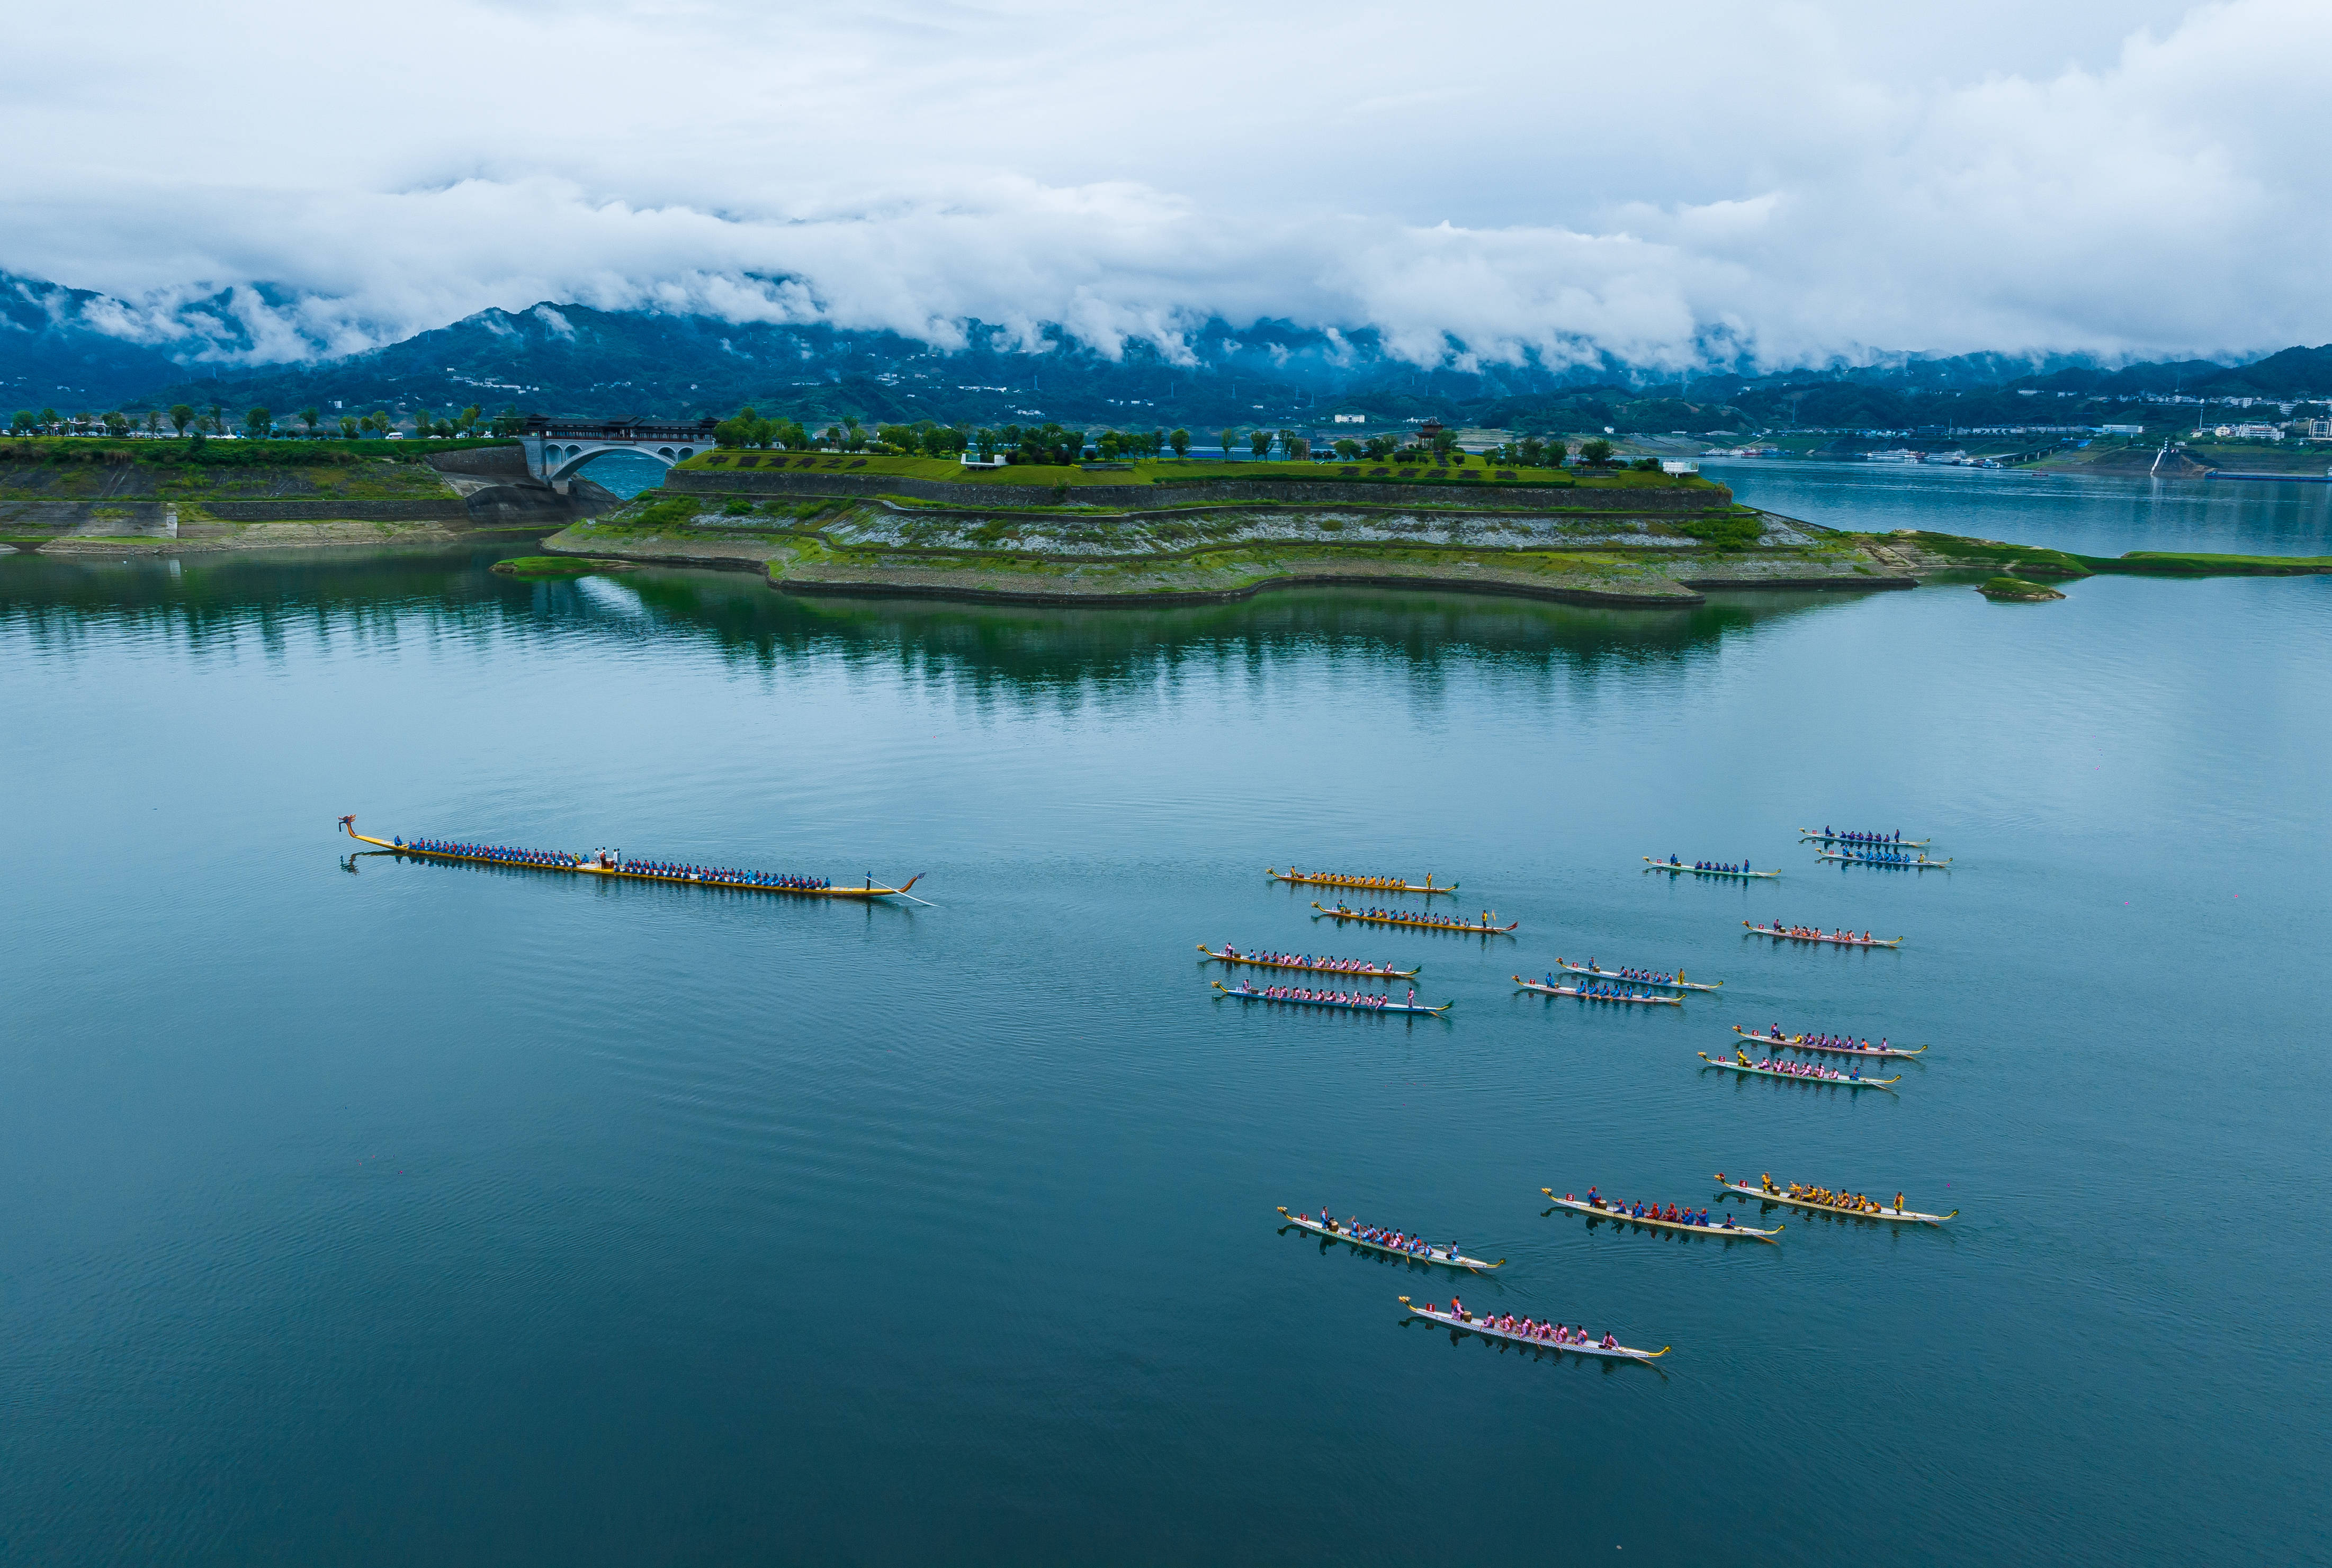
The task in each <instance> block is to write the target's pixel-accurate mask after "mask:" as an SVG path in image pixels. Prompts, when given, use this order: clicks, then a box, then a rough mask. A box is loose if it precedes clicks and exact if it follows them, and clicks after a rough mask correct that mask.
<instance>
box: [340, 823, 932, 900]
mask: <svg viewBox="0 0 2332 1568" xmlns="http://www.w3.org/2000/svg"><path fill="white" fill-rule="evenodd" d="M339 825H340V826H341V828H343V829H344V830H346V832H347V833H348V835H349V837H350V838H352V839H354V840H356V841H358V843H364V844H377V845H378V846H379V847H380V848H382V849H384V850H387V851H389V852H390V853H391V854H397V855H411V856H413V857H414V858H415V859H416V860H466V861H472V862H474V863H476V864H478V865H482V866H515V867H517V868H519V869H520V870H530V871H566V872H570V873H572V874H574V875H577V876H584V877H607V878H612V879H617V880H621V881H627V882H678V883H682V884H683V885H685V886H688V887H692V888H729V889H735V890H736V891H738V892H742V893H782V894H785V895H787V896H788V897H790V898H905V897H907V896H908V895H907V889H910V888H912V887H913V886H914V885H915V884H916V883H917V882H920V881H922V872H920V871H918V872H917V873H916V874H915V875H913V876H912V877H910V878H908V879H906V880H905V881H904V882H903V883H901V884H900V885H899V886H897V887H895V888H886V887H884V886H883V885H882V884H881V883H879V882H876V881H875V880H874V879H873V878H871V877H870V878H868V879H867V880H866V883H865V886H864V887H858V888H835V887H828V886H826V885H825V884H824V881H823V879H813V878H808V877H786V876H780V875H779V874H778V873H776V872H773V871H741V870H731V869H729V868H726V867H713V866H693V865H689V866H683V865H678V864H674V863H670V862H666V861H663V860H631V859H628V858H626V859H624V860H617V859H616V858H615V857H613V856H611V855H608V854H606V853H605V852H602V853H599V854H597V855H578V854H573V853H570V852H569V851H565V850H526V849H518V848H513V847H511V846H509V845H503V844H474V843H470V842H467V841H454V840H439V839H417V840H406V839H376V838H374V837H372V836H371V835H369V834H367V833H360V832H357V820H356V818H354V817H352V816H348V817H342V818H341V819H340V824H339ZM921 901H922V900H920V899H918V900H916V902H918V903H920V902H921Z"/></svg>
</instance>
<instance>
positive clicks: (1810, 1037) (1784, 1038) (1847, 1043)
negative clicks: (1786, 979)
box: [1750, 1023, 1888, 1056]
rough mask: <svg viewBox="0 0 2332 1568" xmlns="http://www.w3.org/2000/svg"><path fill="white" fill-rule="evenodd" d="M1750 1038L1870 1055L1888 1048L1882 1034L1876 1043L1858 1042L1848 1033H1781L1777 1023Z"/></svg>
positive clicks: (1804, 1047) (1879, 1053)
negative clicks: (1863, 1052)
mask: <svg viewBox="0 0 2332 1568" xmlns="http://www.w3.org/2000/svg"><path fill="white" fill-rule="evenodd" d="M1750 1038H1751V1039H1753V1040H1769V1041H1773V1043H1774V1044H1775V1045H1787V1046H1794V1047H1795V1048H1797V1049H1798V1050H1859V1051H1867V1052H1868V1053H1869V1054H1870V1055H1872V1056H1883V1055H1885V1054H1886V1053H1887V1051H1888V1044H1887V1037H1886V1036H1885V1035H1883V1034H1882V1035H1880V1036H1879V1037H1878V1044H1877V1045H1873V1044H1871V1043H1870V1041H1868V1039H1865V1040H1863V1041H1861V1042H1860V1043H1859V1044H1858V1043H1856V1041H1855V1038H1854V1036H1852V1035H1850V1034H1783V1033H1782V1026H1781V1025H1780V1024H1778V1023H1777V1024H1775V1025H1773V1028H1771V1029H1769V1030H1767V1031H1765V1032H1764V1033H1763V1034H1762V1035H1752V1036H1750Z"/></svg>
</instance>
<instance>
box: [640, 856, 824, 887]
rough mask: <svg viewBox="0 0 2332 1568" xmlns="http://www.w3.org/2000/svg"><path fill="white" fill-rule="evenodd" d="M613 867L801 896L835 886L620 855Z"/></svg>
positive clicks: (821, 881) (774, 874) (813, 880)
mask: <svg viewBox="0 0 2332 1568" xmlns="http://www.w3.org/2000/svg"><path fill="white" fill-rule="evenodd" d="M610 864H611V865H612V866H613V867H614V869H615V870H618V871H626V872H628V873H630V874H631V875H633V876H635V877H677V878H680V879H683V880H687V881H696V882H730V883H734V884H736V885H737V886H740V887H745V888H790V889H794V890H795V891H797V892H802V893H822V892H824V891H825V890H826V889H828V888H831V887H833V886H834V884H833V883H832V882H830V881H827V879H824V878H822V877H787V876H780V875H779V873H777V872H775V871H739V870H731V869H730V868H728V867H725V866H688V865H675V864H674V863H673V862H671V861H669V860H625V859H623V858H622V857H621V856H620V855H619V856H616V858H615V859H614V860H612V861H611V862H610Z"/></svg>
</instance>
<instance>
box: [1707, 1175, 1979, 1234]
mask: <svg viewBox="0 0 2332 1568" xmlns="http://www.w3.org/2000/svg"><path fill="white" fill-rule="evenodd" d="M1716 1184H1717V1185H1718V1186H1720V1187H1723V1188H1724V1189H1725V1191H1726V1192H1728V1193H1740V1194H1741V1195H1742V1196H1743V1197H1744V1198H1756V1199H1759V1200H1761V1201H1762V1202H1768V1203H1786V1204H1788V1205H1789V1206H1790V1207H1791V1208H1792V1209H1804V1210H1806V1211H1808V1212H1811V1213H1816V1214H1835V1215H1836V1216H1838V1217H1839V1218H1840V1219H1841V1220H1885V1221H1888V1223H1890V1224H1896V1225H1940V1224H1942V1223H1943V1222H1944V1221H1946V1220H1949V1219H1951V1218H1953V1217H1954V1215H1956V1214H1958V1212H1959V1211H1958V1210H1957V1209H1954V1210H1953V1211H1952V1212H1951V1213H1949V1214H1922V1213H1920V1212H1918V1211H1917V1210H1916V1209H1849V1208H1848V1207H1847V1206H1846V1205H1845V1204H1843V1203H1825V1202H1822V1201H1821V1199H1819V1198H1800V1197H1793V1196H1792V1195H1791V1194H1790V1193H1778V1192H1774V1191H1773V1190H1772V1189H1770V1188H1764V1187H1753V1186H1751V1185H1750V1184H1749V1183H1746V1182H1735V1181H1732V1180H1730V1179H1728V1178H1727V1177H1726V1175H1725V1173H1724V1172H1723V1171H1719V1172H1717V1173H1716Z"/></svg>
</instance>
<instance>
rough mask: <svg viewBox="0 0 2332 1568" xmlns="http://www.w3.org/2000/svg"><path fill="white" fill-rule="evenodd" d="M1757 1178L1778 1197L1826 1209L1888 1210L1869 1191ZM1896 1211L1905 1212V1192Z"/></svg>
mask: <svg viewBox="0 0 2332 1568" xmlns="http://www.w3.org/2000/svg"><path fill="white" fill-rule="evenodd" d="M1716 1179H1717V1180H1718V1181H1720V1182H1721V1181H1723V1180H1725V1177H1724V1175H1723V1174H1722V1173H1720V1174H1718V1176H1717V1178H1716ZM1757 1180H1758V1182H1759V1183H1760V1184H1761V1185H1762V1186H1763V1187H1764V1189H1765V1191H1767V1192H1769V1193H1773V1195H1774V1196H1775V1197H1777V1198H1781V1197H1787V1198H1793V1199H1795V1200H1796V1201H1797V1202H1801V1203H1819V1204H1821V1206H1822V1207H1823V1208H1825V1209H1838V1210H1842V1211H1843V1212H1847V1213H1849V1214H1883V1213H1885V1212H1887V1205H1886V1204H1884V1203H1882V1202H1879V1201H1878V1199H1876V1198H1874V1197H1871V1196H1870V1195H1869V1194H1868V1193H1833V1192H1831V1191H1830V1189H1829V1188H1828V1187H1809V1186H1806V1185H1804V1184H1803V1183H1798V1182H1792V1183H1790V1184H1789V1185H1788V1186H1787V1187H1777V1186H1775V1185H1773V1177H1772V1176H1771V1175H1763V1176H1760V1177H1758V1178H1757ZM1894 1212H1896V1213H1897V1214H1899V1213H1901V1212H1903V1194H1902V1193H1896V1194H1895V1210H1894Z"/></svg>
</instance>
